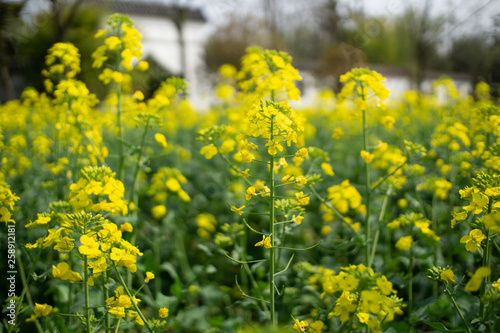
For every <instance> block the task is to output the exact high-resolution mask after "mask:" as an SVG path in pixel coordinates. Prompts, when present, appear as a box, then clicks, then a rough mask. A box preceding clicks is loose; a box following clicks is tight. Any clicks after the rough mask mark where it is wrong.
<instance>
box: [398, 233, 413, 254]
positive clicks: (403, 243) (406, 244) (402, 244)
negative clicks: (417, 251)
mask: <svg viewBox="0 0 500 333" xmlns="http://www.w3.org/2000/svg"><path fill="white" fill-rule="evenodd" d="M412 243H413V238H412V237H411V236H405V237H401V238H400V239H399V240H398V241H397V242H396V245H395V246H396V248H397V249H398V250H401V251H406V250H408V249H409V248H410V246H411V244H412Z"/></svg>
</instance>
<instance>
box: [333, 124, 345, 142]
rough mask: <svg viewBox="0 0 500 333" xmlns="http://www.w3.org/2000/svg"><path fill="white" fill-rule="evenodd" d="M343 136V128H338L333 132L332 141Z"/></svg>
mask: <svg viewBox="0 0 500 333" xmlns="http://www.w3.org/2000/svg"><path fill="white" fill-rule="evenodd" d="M343 136H344V130H343V129H342V127H336V128H335V129H334V130H333V134H332V139H334V140H338V139H340V138H341V137H343Z"/></svg>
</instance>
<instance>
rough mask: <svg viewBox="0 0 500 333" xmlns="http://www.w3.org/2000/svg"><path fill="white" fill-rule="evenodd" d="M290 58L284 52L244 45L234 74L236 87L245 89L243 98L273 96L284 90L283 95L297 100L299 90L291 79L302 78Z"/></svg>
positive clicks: (257, 99)
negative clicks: (244, 49)
mask: <svg viewBox="0 0 500 333" xmlns="http://www.w3.org/2000/svg"><path fill="white" fill-rule="evenodd" d="M291 62H292V58H291V57H290V55H288V54H287V53H286V52H276V51H274V50H263V49H261V48H260V47H252V48H248V49H247V51H246V54H245V55H244V56H243V58H242V59H241V71H240V72H239V73H238V74H237V75H236V78H237V79H238V80H239V81H240V83H239V86H240V88H241V89H242V90H243V91H244V92H246V93H247V94H246V95H245V97H244V98H245V99H246V100H247V102H251V103H254V102H256V101H259V100H261V99H263V98H268V99H269V98H270V99H272V100H274V96H279V95H280V94H284V98H285V99H292V100H298V99H299V96H300V91H299V90H298V89H297V87H296V86H295V83H294V81H299V80H302V78H301V77H300V76H299V74H298V71H297V70H296V69H295V68H294V67H293V66H292V64H291Z"/></svg>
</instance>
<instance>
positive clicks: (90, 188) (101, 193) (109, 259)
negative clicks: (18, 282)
mask: <svg viewBox="0 0 500 333" xmlns="http://www.w3.org/2000/svg"><path fill="white" fill-rule="evenodd" d="M124 190H125V189H124V186H123V184H122V183H121V182H120V181H119V180H117V179H115V174H114V173H113V172H111V170H110V169H109V168H108V167H87V168H85V169H83V170H82V172H81V177H80V179H79V181H78V182H77V183H74V184H72V185H71V186H70V194H69V201H68V202H62V201H60V202H54V203H52V204H51V206H50V208H51V209H50V212H47V213H43V214H39V215H38V218H37V219H36V220H35V221H33V222H31V223H29V224H27V225H26V227H27V228H35V227H39V228H42V227H44V228H45V229H46V234H45V235H44V236H42V237H40V238H39V239H38V240H37V241H36V242H35V243H34V244H27V245H26V247H27V248H28V249H35V248H37V249H39V250H42V249H46V248H49V247H52V246H53V248H54V250H55V251H58V252H60V253H63V254H67V255H69V258H70V261H69V264H68V263H67V262H65V261H63V262H60V263H58V264H57V265H53V266H52V276H53V277H54V278H55V279H59V280H62V281H67V282H70V283H71V284H74V283H79V282H83V289H84V290H83V291H84V297H85V303H84V323H85V329H86V331H87V332H93V331H94V330H95V329H97V328H98V327H99V326H100V325H102V324H100V323H99V321H98V320H97V319H96V316H94V310H93V309H95V308H98V307H103V308H104V309H105V313H104V314H105V318H106V319H105V320H106V323H105V325H104V329H106V330H107V331H109V330H110V328H111V327H112V326H113V323H112V322H111V318H110V317H114V318H116V319H117V320H118V322H116V321H115V322H114V323H115V325H116V327H118V326H119V322H120V321H121V320H122V319H123V318H125V317H128V318H129V320H130V321H131V322H134V323H136V324H139V325H145V326H146V327H147V328H148V331H149V332H154V327H153V325H152V324H151V322H150V321H148V320H146V318H145V316H144V315H143V314H142V312H141V310H140V308H139V307H138V305H137V303H138V302H139V301H140V300H138V299H136V298H135V297H134V296H133V295H132V293H131V291H130V288H131V286H130V285H127V284H126V283H125V282H124V280H123V278H122V277H121V272H120V270H122V268H126V269H127V270H128V271H130V272H131V273H135V272H136V271H137V266H136V257H137V256H142V253H141V252H140V250H139V249H138V248H137V247H135V246H133V245H132V244H130V243H129V242H128V241H127V240H125V239H124V238H123V237H122V232H126V231H130V230H131V226H130V225H129V224H128V223H125V224H122V225H120V226H118V225H117V224H115V223H113V222H111V221H109V220H107V219H105V218H104V216H110V215H111V216H112V215H114V214H120V215H124V214H127V212H128V208H127V205H126V201H124V200H123V196H124ZM71 208H72V209H73V210H74V212H75V213H73V214H70V213H68V211H69V210H70V209H71ZM101 214H104V216H103V215H101ZM75 261H80V262H81V266H80V265H74V266H75V267H79V266H80V267H81V270H73V269H74V268H73V267H72V266H73V265H72V263H74V262H75ZM111 270H114V272H115V273H116V276H117V277H118V280H119V282H120V283H119V285H118V286H116V290H115V296H114V297H109V295H108V292H107V291H108V288H110V287H112V285H110V280H109V279H108V275H109V274H110V271H111ZM80 272H81V273H82V274H83V277H82V274H80ZM94 285H99V286H100V287H101V290H104V296H105V297H104V299H105V302H106V304H105V305H102V304H101V305H100V304H97V302H95V301H93V300H91V299H90V289H91V287H93V286H94ZM68 315H70V314H68ZM158 324H159V322H158Z"/></svg>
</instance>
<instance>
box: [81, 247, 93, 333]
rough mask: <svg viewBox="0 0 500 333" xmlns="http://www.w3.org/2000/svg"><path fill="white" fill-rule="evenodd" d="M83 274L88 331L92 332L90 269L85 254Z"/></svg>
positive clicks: (88, 332)
mask: <svg viewBox="0 0 500 333" xmlns="http://www.w3.org/2000/svg"><path fill="white" fill-rule="evenodd" d="M83 276H84V281H83V284H84V288H85V323H86V326H87V333H90V332H92V329H91V327H90V304H89V299H90V297H89V269H88V258H87V256H84V259H83Z"/></svg>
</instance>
